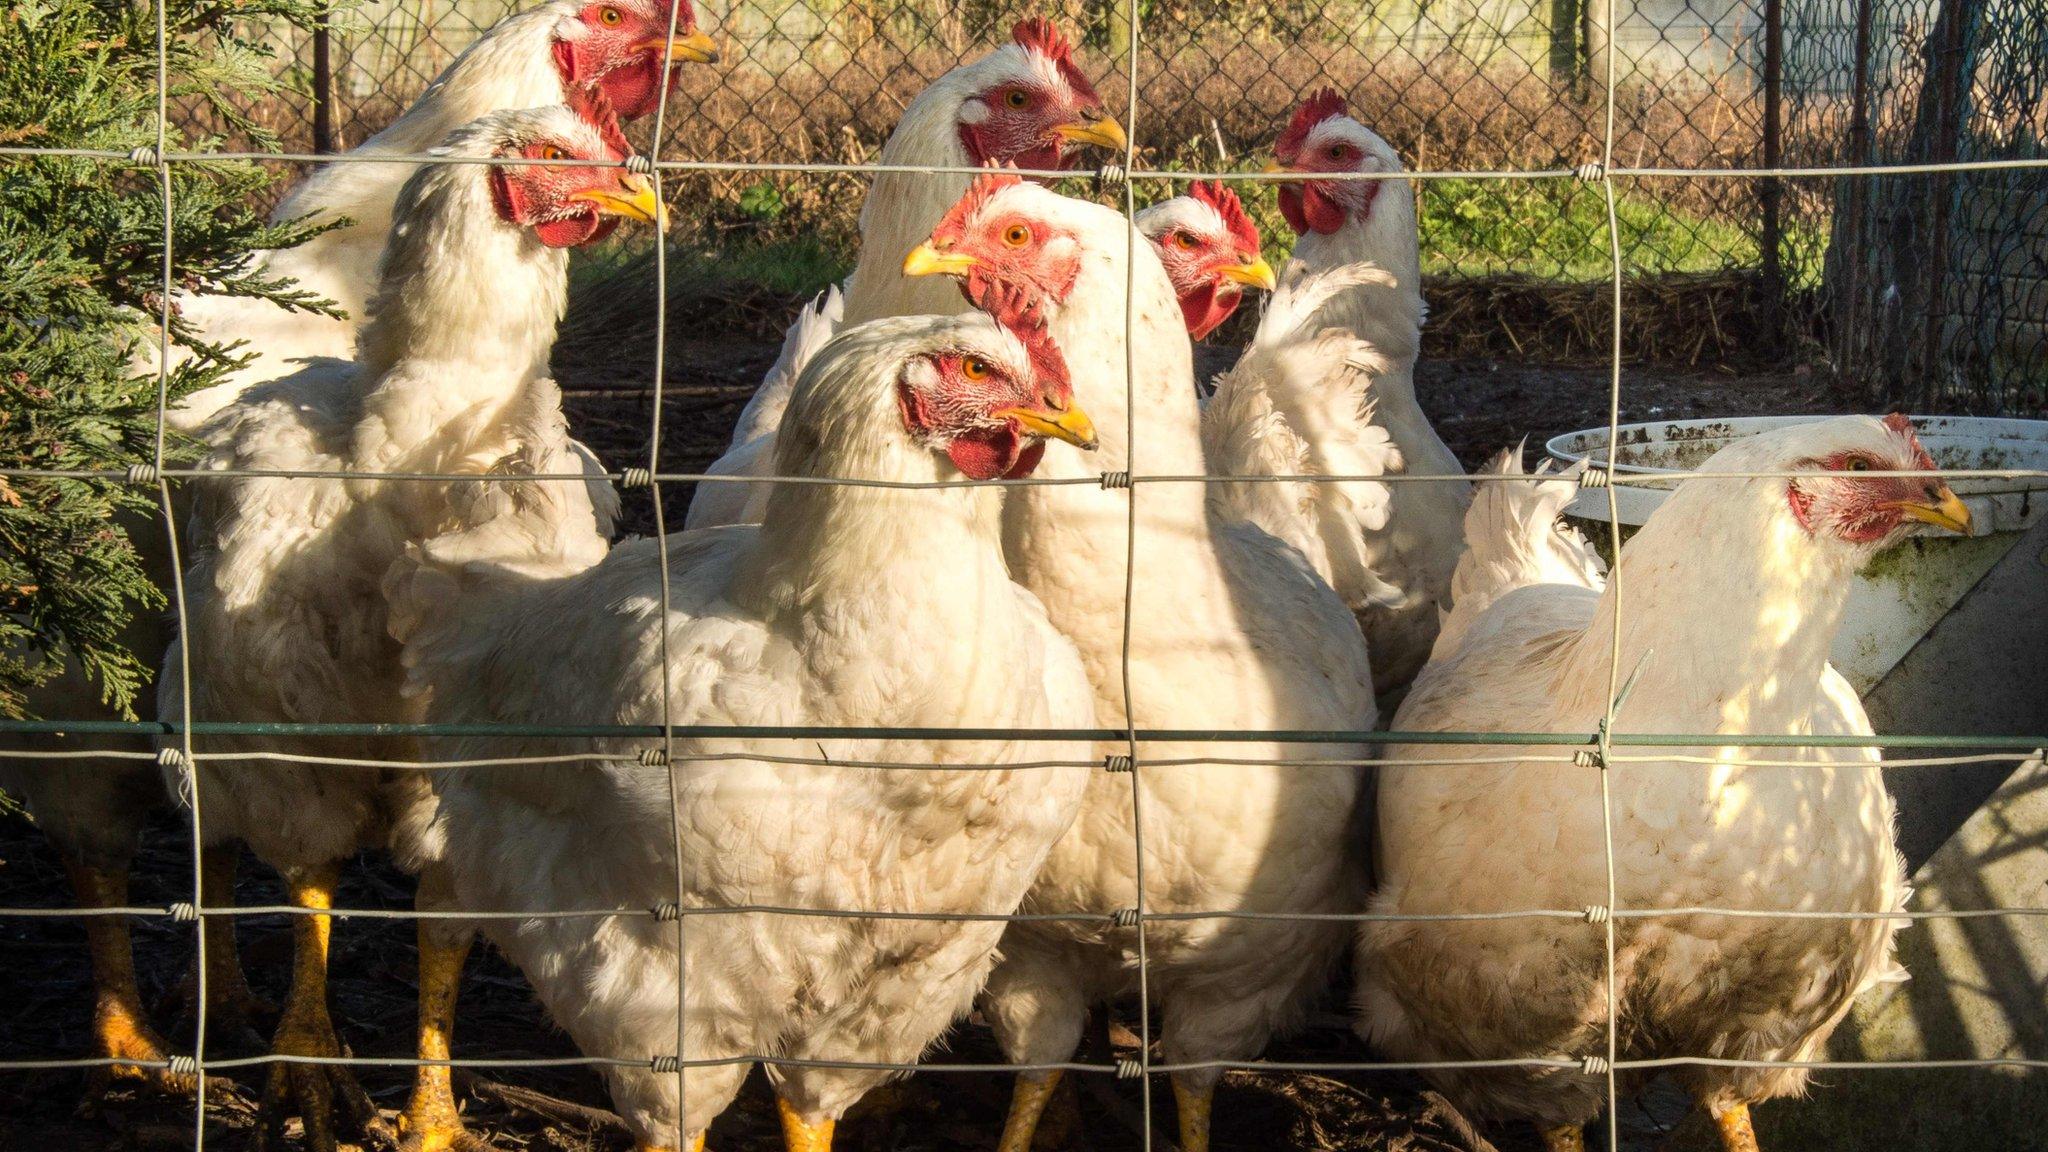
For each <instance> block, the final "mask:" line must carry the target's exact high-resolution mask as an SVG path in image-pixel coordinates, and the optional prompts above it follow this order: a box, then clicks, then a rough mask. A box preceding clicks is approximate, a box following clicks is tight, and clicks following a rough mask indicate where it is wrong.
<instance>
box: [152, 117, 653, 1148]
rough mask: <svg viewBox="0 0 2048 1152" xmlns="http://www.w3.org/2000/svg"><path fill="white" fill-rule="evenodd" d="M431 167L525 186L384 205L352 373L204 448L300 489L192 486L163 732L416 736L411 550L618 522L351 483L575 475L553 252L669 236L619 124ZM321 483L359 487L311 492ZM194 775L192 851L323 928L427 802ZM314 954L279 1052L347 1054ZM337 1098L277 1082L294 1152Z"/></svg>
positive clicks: (275, 769) (492, 126)
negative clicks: (409, 649) (196, 725)
mask: <svg viewBox="0 0 2048 1152" xmlns="http://www.w3.org/2000/svg"><path fill="white" fill-rule="evenodd" d="M443 147H444V149H445V151H446V154H447V155H451V156H459V157H476V158H490V157H516V158H519V159H523V160H532V161H540V162H541V163H535V164H523V165H517V166H496V165H485V164H447V165H434V166H429V167H426V168H423V169H422V170H421V171H419V172H418V173H417V174H415V175H414V176H413V178H412V179H411V180H409V181H407V183H406V185H405V188H404V190H403V191H402V192H401V193H400V195H399V199H398V202H397V206H396V209H395V213H394V224H393V226H392V231H391V241H390V244H389V246H388V247H387V249H386V252H385V256H384V261H383V266H382V282H381V285H380V287H379V289H378V291H377V294H376V296H375V298H374V299H373V300H372V302H371V304H370V309H369V316H368V319H367V321H366V322H365V324H364V325H363V331H362V339H361V342H360V347H359V353H358V358H357V360H356V362H355V363H353V364H347V363H337V362H333V361H326V362H322V363H321V364H318V365H315V366H313V367H310V368H307V369H305V370H303V371H301V372H299V373H296V374H294V375H292V376H288V377H285V378H284V379H282V380H278V381H274V382H272V383H269V384H265V385H260V386H258V387H255V388H252V389H250V390H249V391H248V392H247V393H245V394H244V395H243V397H242V398H241V399H240V400H238V401H236V402H235V403H234V404H232V405H230V406H229V407H227V408H225V409H223V410H222V411H221V413H220V414H219V415H218V416H216V417H215V419H214V420H213V421H212V422H211V423H209V424H208V425H207V426H206V427H205V428H204V429H203V430H202V435H203V437H204V439H205V440H206V442H207V443H208V444H209V446H210V452H209V454H208V456H207V457H206V461H205V464H204V466H205V467H208V468H215V469H258V470H271V471H289V472H293V473H298V475H291V476H264V477H235V478H223V479H221V480H218V481H205V480H202V481H196V482H195V489H196V491H195V495H194V512H193V522H192V540H193V559H192V562H191V566H190V569H189V570H188V572H187V574H186V577H185V590H186V607H187V621H186V626H187V631H186V638H185V643H186V645H187V647H188V649H189V652H190V659H191V678H192V679H191V685H190V689H189V696H188V695H187V692H186V691H185V685H184V683H183V681H182V679H181V676H180V671H179V659H178V657H179V654H178V651H177V650H176V649H175V648H174V649H173V650H172V652H171V654H170V656H169V657H168V658H167V660H166V667H165V670H164V673H163V675H162V676H161V677H160V678H159V681H158V683H159V707H160V711H161V714H162V715H164V716H166V717H169V718H173V719H183V718H184V715H185V712H186V709H187V707H188V705H189V710H190V715H191V716H192V717H193V718H196V719H202V720H238V721H250V720H256V721H300V722H306V721H314V722H317V721H347V722H362V721H404V720H407V719H410V718H411V716H412V715H413V712H414V708H413V705H412V704H411V703H410V702H408V701H407V700H406V699H405V698H404V697H403V695H402V694H401V691H400V689H401V682H402V679H403V674H402V670H401V669H400V667H399V664H398V660H397V656H398V653H397V649H396V646H395V645H394V644H393V643H392V642H391V640H390V639H389V637H388V636H386V635H385V624H384V618H385V605H384V601H383V598H382V595H381V593H380V590H379V589H380V581H381V579H382V577H383V574H384V571H385V569H386V568H387V567H388V566H389V565H390V564H391V562H392V561H393V560H394V559H395V558H396V557H397V556H398V555H399V554H400V553H401V552H402V550H403V548H404V545H405V543H406V542H407V541H408V540H420V539H425V538H427V537H429V536H435V535H440V534H443V533H446V532H449V531H450V530H451V529H452V528H455V527H458V526H461V525H463V524H467V523H474V522H478V521H481V520H484V519H489V518H491V517H494V516H498V515H504V514H507V513H509V512H510V511H513V510H516V509H517V508H518V507H519V506H520V505H521V504H522V503H526V502H529V501H535V500H546V501H567V502H572V503H573V504H574V505H575V506H576V508H577V510H578V512H579V513H580V519H581V521H582V522H583V531H582V533H581V534H580V535H579V536H578V537H577V539H581V540H585V541H588V548H589V550H590V557H589V558H590V559H591V560H594V559H596V557H597V556H601V555H602V554H603V551H604V537H603V535H602V534H601V533H600V532H599V531H598V528H597V524H598V521H599V520H600V519H601V518H605V519H608V518H609V515H610V511H611V510H610V509H609V508H604V507H600V506H599V505H600V503H605V504H608V503H610V502H613V501H615V499H616V498H615V497H614V496H612V494H611V492H610V489H609V486H608V485H602V484H599V485H593V486H591V487H586V486H585V485H584V484H574V483H568V484H560V485H538V486H529V487H539V488H541V489H546V491H544V492H540V493H534V492H529V491H526V490H524V489H517V488H506V487H501V486H500V484H499V483H498V482H494V481H483V482H468V481H464V482H453V483H451V482H443V481H412V480H389V481H380V480H378V479H376V478H375V477H374V476H373V475H361V474H374V473H391V472H396V473H417V472H428V473H458V474H459V473H476V474H479V475H481V474H484V473H488V472H508V473H522V472H523V473H532V472H549V473H562V472H567V473H575V472H578V471H580V470H581V462H580V459H579V457H578V456H577V455H576V454H575V453H574V452H573V451H572V449H571V448H570V441H569V439H568V435H567V430H566V428H565V427H564V426H563V424H562V419H561V415H560V412H559V400H558V395H557V393H556V390H555V385H554V382H553V381H552V380H550V379H548V377H547V368H548V355H549V352H550V350H551V348H552V346H553V343H554V336H555V326H556V324H557V323H558V322H559V320H560V319H561V315H562V310H563V307H564V303H565V301H566V297H567V291H568V254H567V251H566V249H567V248H568V247H570V246H573V245H577V244H583V243H588V242H590V241H592V240H594V239H596V238H598V237H600V236H602V235H604V234H605V233H607V232H609V231H610V230H611V228H612V227H613V226H614V225H616V223H617V222H618V220H619V219H621V218H626V219H639V220H647V221H652V220H655V219H657V218H658V216H659V214H660V206H659V204H658V203H657V201H656V200H655V198H654V194H653V189H652V187H651V186H650V185H649V184H648V182H647V181H646V179H645V178H644V177H641V176H637V175H630V174H627V173H626V172H624V171H623V170H622V169H621V168H620V167H618V165H619V163H620V161H622V160H624V159H625V158H626V156H627V154H628V152H629V149H628V148H627V146H626V144H625V140H624V137H622V136H620V135H619V134H618V128H617V125H616V123H615V122H610V121H607V122H605V123H604V124H603V125H602V126H600V125H598V124H593V123H591V122H590V121H588V120H585V119H584V118H582V117H581V116H580V115H578V114H577V113H575V112H572V111H571V110H569V109H567V108H563V107H559V106H557V107H553V108H538V109H528V110H522V111H516V112H496V113H492V114H491V115H489V116H485V117H483V118H482V119H480V120H478V121H476V122H475V123H473V124H471V125H468V126H466V127H463V128H460V129H458V130H457V131H456V132H455V133H453V134H452V135H451V136H450V137H449V138H448V140H447V141H446V142H445V144H444V145H443ZM555 161H559V162H561V163H560V164H559V165H558V164H555V163H551V162H555ZM577 161H595V162H598V163H600V164H602V165H604V166H603V167H593V166H579V165H577V164H576V163H575V162H577ZM323 472H325V473H338V472H348V473H354V474H358V475H356V476H355V478H342V477H340V476H333V477H322V476H318V475H305V473H323ZM204 743H205V744H207V745H208V748H207V750H208V751H229V750H242V751H274V752H289V753H298V754H318V755H327V756H344V757H350V756H352V757H362V756H364V755H365V754H366V752H367V753H368V754H375V753H376V752H379V751H382V752H384V753H385V754H387V755H388V754H390V753H391V751H392V750H391V749H390V748H388V747H386V748H379V749H369V750H365V749H364V748H363V747H361V745H360V743H359V742H355V741H351V740H346V739H339V738H332V737H328V738H321V737H289V738H287V737H219V738H215V739H209V740H207V741H204ZM399 751H401V752H402V751H404V750H403V749H401V750H399ZM197 775H198V787H199V788H200V790H201V796H202V803H203V809H202V811H203V812H204V820H203V827H202V832H203V835H204V836H205V838H206V840H207V842H208V843H219V842H222V841H225V840H228V839H230V838H238V839H240V840H242V841H244V842H245V843H247V844H248V845H249V846H250V848H251V849H253V850H254V851H255V853H256V855H257V856H258V857H259V858H261V859H262V860H264V861H265V862H267V863H269V864H270V865H272V866H273V867H275V868H277V869H278V870H279V871H280V872H282V873H283V874H284V877H285V881H286V886H287V889H288V893H289V897H290V899H291V901H292V902H293V903H295V904H299V905H301V906H304V907H308V908H325V907H331V906H332V905H331V901H332V896H333V889H334V884H335V880H336V876H337V873H338V871H339V865H340V862H341V861H343V860H345V859H347V858H348V857H349V856H350V855H352V854H354V853H355V852H356V851H357V850H358V849H361V848H364V847H375V846H380V845H382V844H383V842H384V838H385V835H386V831H387V828H388V826H389V824H390V823H391V821H392V820H393V819H395V818H396V817H397V816H400V815H402V814H403V812H404V810H405V808H406V806H407V805H409V804H412V803H416V802H418V801H419V800H420V799H421V795H420V792H421V787H420V784H419V777H418V776H417V775H416V774H408V773H405V772H403V771H396V770H394V771H388V772H387V771H385V770H382V769H376V768H344V767H334V766H316V765H312V764H305V763H287V762H281V761H267V760H258V761H253V762H234V763H223V762H220V761H209V760H208V759H206V758H205V757H203V756H202V757H201V758H200V761H199V764H198V770H197ZM173 783H174V784H175V783H176V781H173ZM327 933H328V923H327V918H326V917H325V916H301V917H297V918H295V919H294V945H295V948H294V960H293V971H292V986H291V994H290V998H289V1000H288V1002H287V1004H286V1005H285V1009H284V1014H283V1018H282V1020H281V1022H280V1024H279V1029H278V1035H277V1039H276V1042H275V1048H276V1050H277V1051H278V1052H281V1053H286V1054H292V1055H301V1056H333V1055H336V1054H337V1053H338V1052H339V1051H340V1045H339V1043H338V1041H337V1040H336V1039H335V1035H334V1029H333V1025H332V1024H331V1022H330V1021H329V1019H328V1015H327V1005H326V955H327ZM333 1087H340V1088H341V1089H342V1090H343V1103H344V1104H346V1105H348V1106H349V1108H350V1110H351V1112H352V1114H353V1115H352V1119H354V1120H356V1121H358V1122H363V1121H365V1120H367V1118H368V1116H369V1115H373V1113H370V1112H369V1111H368V1103H369V1102H368V1100H367V1099H366V1098H365V1097H363V1096H362V1091H361V1089H360V1088H356V1087H355V1086H354V1082H353V1080H352V1079H350V1078H349V1077H348V1076H347V1075H346V1074H345V1072H343V1070H341V1069H339V1068H334V1069H330V1068H326V1067H320V1066H314V1065H304V1064H294V1065H289V1066H279V1067H277V1068H275V1069H274V1070H273V1072H272V1076H271V1082H270V1087H269V1091H268V1092H267V1093H266V1101H267V1103H269V1104H271V1105H273V1106H277V1105H281V1104H282V1103H283V1096H284V1095H285V1094H286V1092H287V1090H289V1091H290V1092H291V1093H292V1094H293V1095H294V1096H296V1098H297V1103H298V1105H299V1110H300V1112H301V1114H302V1115H303V1116H304V1117H305V1120H306V1126H307V1133H308V1143H309V1146H310V1147H313V1148H316V1149H322V1150H326V1149H331V1148H333V1146H334V1136H333V1132H332V1130H331V1128H330V1125H329V1111H330V1089H331V1088H333ZM416 1103H418V1101H416ZM445 1103H446V1104H447V1108H446V1111H447V1113H448V1116H449V1118H452V1114H453V1104H452V1102H445ZM273 1112H275V1107H273ZM273 1119H276V1117H275V1116H274V1117H273ZM438 1119H440V1118H439V1117H436V1116H433V1115H427V1114H424V1113H421V1114H418V1115H412V1116H409V1117H408V1120H409V1127H410V1128H411V1130H412V1131H413V1132H415V1133H417V1132H420V1131H421V1130H423V1129H432V1127H433V1125H434V1122H435V1121H437V1120H438ZM280 1122H281V1121H280ZM429 1146H431V1144H429Z"/></svg>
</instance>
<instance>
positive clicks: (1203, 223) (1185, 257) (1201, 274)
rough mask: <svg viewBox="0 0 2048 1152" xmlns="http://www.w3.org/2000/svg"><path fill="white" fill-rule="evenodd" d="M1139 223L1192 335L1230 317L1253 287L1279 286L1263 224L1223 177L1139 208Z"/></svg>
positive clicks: (1202, 334) (1199, 336)
mask: <svg viewBox="0 0 2048 1152" xmlns="http://www.w3.org/2000/svg"><path fill="white" fill-rule="evenodd" d="M1137 224H1138V231H1139V232H1141V233H1143V234H1144V236H1145V239H1146V240H1148V241H1150V242H1151V244H1152V250H1153V251H1154V252H1156V253H1158V255H1159V263H1160V264H1161V265H1162V266H1163V267H1165V269H1166V278H1167V280H1168V281H1170V282H1171V283H1172V284H1173V294H1174V295H1175V296H1176V297H1177V298H1179V300H1180V312H1181V318H1182V319H1183V320H1185V321H1186V322H1187V328H1188V337H1189V338H1190V339H1193V340H1200V339H1202V338H1204V337H1206V336H1207V335H1209V333H1211V332H1214V331H1215V330H1216V327H1217V325H1219V324H1222V323H1223V322H1224V321H1225V320H1228V319H1230V317H1231V314H1232V313H1234V312H1236V311H1237V306H1238V304H1240V303H1241V302H1243V300H1244V290H1245V289H1246V288H1247V287H1251V288H1259V289H1263V290H1265V291H1267V292H1271V291H1272V290H1273V287H1274V279H1273V267H1272V265H1270V264H1268V263H1266V259H1265V257H1264V256H1261V255H1260V254H1259V247H1260V243H1259V226H1258V225H1257V224H1254V223H1252V218H1251V216H1250V214H1248V213H1247V212H1245V210H1244V201H1242V200H1240V199H1238V198H1237V193H1235V192H1232V191H1231V190H1230V189H1229V188H1228V187H1227V186H1225V185H1224V184H1223V183H1222V182H1221V181H1209V182H1206V183H1204V182H1200V181H1197V182H1195V183H1193V184H1191V185H1189V186H1188V191H1187V195H1185V196H1175V197H1172V198H1171V199H1167V200H1161V201H1160V202H1159V203H1157V204H1154V205H1152V206H1151V207H1149V208H1146V209H1145V210H1144V211H1142V212H1139V213H1138V215H1137Z"/></svg>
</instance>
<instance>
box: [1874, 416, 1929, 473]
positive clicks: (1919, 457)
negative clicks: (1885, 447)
mask: <svg viewBox="0 0 2048 1152" xmlns="http://www.w3.org/2000/svg"><path fill="white" fill-rule="evenodd" d="M1884 426H1885V427H1886V428H1889V429H1891V431H1892V433H1893V434H1894V435H1897V436H1903V437H1905V440H1906V445H1907V446H1908V447H1910V448H1911V449H1912V450H1913V458H1914V463H1916V464H1918V465H1919V466H1920V467H1922V468H1926V469H1929V470H1932V469H1933V468H1934V457H1932V456H1930V455H1928V454H1927V449H1926V448H1923V447H1921V445H1920V436H1919V434H1918V433H1916V432H1914V431H1913V420H1912V418H1911V417H1909V416H1907V415H1906V414H1905V413H1904V412H1894V413H1892V414H1891V415H1889V416H1886V417H1885V418H1884Z"/></svg>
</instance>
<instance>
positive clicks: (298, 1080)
mask: <svg viewBox="0 0 2048 1152" xmlns="http://www.w3.org/2000/svg"><path fill="white" fill-rule="evenodd" d="M338 872H339V869H338V868H337V867H336V866H335V865H332V864H324V865H320V866H317V867H314V868H306V869H296V870H293V871H292V872H290V873H288V874H287V875H286V876H285V890H286V895H287V897H288V899H289V900H290V901H291V902H292V903H293V904H297V905H299V906H300V907H302V908H318V909H327V908H332V907H334V887H335V881H336V879H337V876H338ZM332 925H333V917H331V916H324V915H314V916H293V917H292V986H291V992H290V993H289V995H288V996H287V997H286V999H285V1006H284V1016H283V1018H282V1019H281V1020H280V1021H279V1022H278V1026H277V1037H276V1039H275V1040H273V1041H272V1042H271V1051H272V1052H273V1053H274V1054H276V1055H280V1056H310V1057H315V1058H330V1059H331V1058H336V1057H340V1056H342V1055H343V1051H342V1047H341V1041H340V1040H339V1039H337V1038H336V1037H335V1034H334V1022H333V1020H332V1019H331V1018H329V1016H328V1014H327V948H328V939H329V934H330V932H331V931H332ZM337 1102H338V1103H339V1106H340V1109H341V1112H342V1114H343V1119H344V1120H345V1121H347V1122H348V1124H349V1125H350V1127H351V1128H352V1129H354V1130H356V1131H369V1130H371V1129H373V1128H379V1127H381V1126H382V1121H380V1120H379V1119H378V1117H377V1109H376V1106H375V1105H374V1104H372V1103H371V1102H370V1097H369V1095H368V1094H367V1093H365V1092H364V1091H363V1089H362V1085H360V1084H358V1083H356V1079H355V1076H354V1075H352V1074H351V1073H350V1072H349V1070H348V1068H347V1067H346V1066H344V1065H332V1064H302V1063H278V1064H273V1065H271V1068H270V1077H269V1080H268V1081H267V1082H266V1083H265V1085H264V1089H263V1107H262V1111H261V1113H260V1114H259V1116H258V1123H257V1125H256V1142H255V1144H256V1148H257V1152H264V1150H265V1149H268V1148H273V1147H277V1146H279V1145H281V1144H282V1143H283V1137H284V1122H285V1117H286V1116H287V1115H288V1114H289V1113H290V1112H292V1111H296V1112H297V1114H298V1116H299V1118H300V1120H302V1121H303V1122H304V1123H305V1126H306V1140H305V1148H306V1150H307V1152H335V1137H334V1117H335V1109H336V1105H337ZM288 1105H289V1107H288Z"/></svg>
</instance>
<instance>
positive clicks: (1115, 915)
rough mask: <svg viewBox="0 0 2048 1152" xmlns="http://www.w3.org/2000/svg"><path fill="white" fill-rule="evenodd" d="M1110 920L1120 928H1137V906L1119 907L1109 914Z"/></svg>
mask: <svg viewBox="0 0 2048 1152" xmlns="http://www.w3.org/2000/svg"><path fill="white" fill-rule="evenodd" d="M1109 922H1110V923H1111V924H1114V925H1116V926H1117V927H1119V928H1136V927H1137V926H1138V910H1137V909H1136V908H1119V909H1117V910H1116V911H1114V912H1111V913H1110V914H1109Z"/></svg>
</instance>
